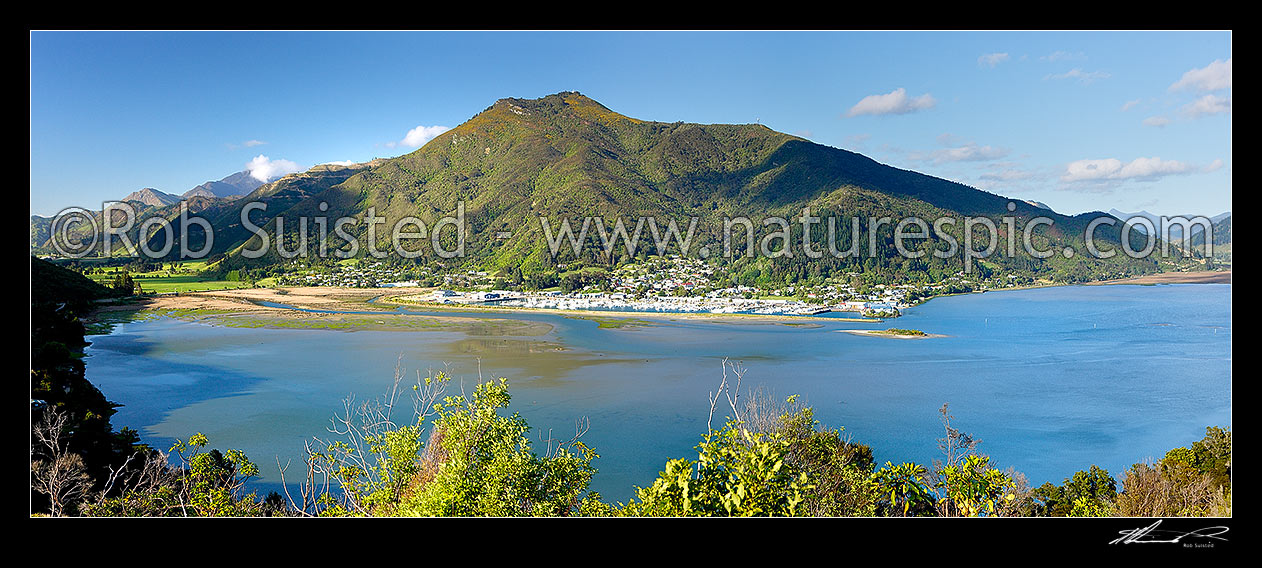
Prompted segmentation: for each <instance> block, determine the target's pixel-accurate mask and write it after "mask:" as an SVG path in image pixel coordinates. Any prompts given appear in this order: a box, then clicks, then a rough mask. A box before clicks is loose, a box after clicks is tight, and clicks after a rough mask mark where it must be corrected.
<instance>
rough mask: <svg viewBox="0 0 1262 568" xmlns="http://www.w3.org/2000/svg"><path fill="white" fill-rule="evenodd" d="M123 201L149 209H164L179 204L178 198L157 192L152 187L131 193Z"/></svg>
mask: <svg viewBox="0 0 1262 568" xmlns="http://www.w3.org/2000/svg"><path fill="white" fill-rule="evenodd" d="M123 201H136V202H139V203H143V204H145V205H148V206H150V207H165V206H167V205H171V204H174V203H179V202H180V196H178V195H171V194H170V193H165V192H162V191H158V190H156V189H154V188H152V187H146V188H144V189H142V190H140V191H133V192H131V193H129V194H127V197H124V198H123Z"/></svg>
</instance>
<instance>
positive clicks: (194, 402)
mask: <svg viewBox="0 0 1262 568" xmlns="http://www.w3.org/2000/svg"><path fill="white" fill-rule="evenodd" d="M1230 299H1231V287H1230V285H1170V286H1155V287H1154V286H1097V287H1065V288H1047V289H1039V290H1027V291H1016V292H1003V293H988V294H980V295H966V296H954V297H949V298H939V299H935V300H933V301H931V302H929V303H927V304H925V305H923V306H920V307H917V308H915V309H913V310H910V312H909V313H908V315H906V316H904V317H903V318H900V319H899V320H896V321H895V322H889V323H884V324H866V323H856V322H836V323H833V322H811V325H804V326H788V325H778V324H769V323H723V324H720V323H715V322H706V321H663V320H654V325H651V326H626V327H618V326H610V325H607V322H606V325H603V326H602V324H601V321H596V320H587V319H577V318H570V317H566V316H562V315H551V314H540V313H496V314H493V315H488V314H485V313H482V314H479V313H467V314H461V313H457V312H442V313H436V314H428V316H442V317H446V318H451V320H452V321H457V322H459V324H457V325H444V326H437V327H433V328H432V329H431V328H428V327H423V328H420V329H423V330H422V331H371V330H370V331H363V330H361V331H354V332H346V331H337V330H321V329H264V328H248V327H247V328H233V327H222V326H213V325H207V324H204V323H191V322H185V321H180V320H173V319H166V318H159V319H155V320H152V321H143V322H135V323H128V324H123V325H120V326H118V327H117V328H116V329H115V330H114V332H113V333H112V334H110V335H106V336H95V337H92V338H90V339H91V340H92V341H93V345H92V346H91V347H89V348H88V350H87V353H88V359H87V373H88V378H89V379H90V380H92V381H93V382H94V383H96V384H97V385H98V386H99V387H100V388H101V390H102V391H103V392H104V393H105V394H106V396H107V397H109V398H110V399H111V400H114V401H117V402H120V403H123V404H124V405H125V406H124V407H122V408H120V409H119V413H118V414H117V415H116V416H115V417H114V419H113V422H114V424H115V425H116V426H124V425H128V426H132V427H134V428H137V429H139V430H141V432H142V435H143V436H144V438H145V439H146V440H147V441H152V442H153V443H154V444H155V445H162V444H163V443H169V441H170V439H172V438H174V437H178V436H188V435H189V434H192V433H195V432H203V433H205V434H207V435H208V436H209V437H210V439H211V442H212V444H214V445H216V446H218V447H233V448H240V449H242V450H245V451H246V453H247V454H248V455H250V456H251V457H252V458H254V459H255V461H256V462H257V463H259V465H260V467H261V468H262V469H263V473H264V479H263V482H262V485H263V486H264V487H266V486H267V485H268V484H272V483H275V482H276V481H277V477H278V476H277V475H276V470H277V468H276V459H277V458H278V457H279V460H280V461H281V463H284V462H285V461H286V460H294V461H298V460H300V459H301V450H302V447H303V441H304V440H306V439H308V438H310V437H311V436H315V435H323V434H325V428H326V427H327V426H328V419H329V418H330V417H331V416H332V414H333V413H334V412H335V411H337V410H339V409H341V407H342V400H343V399H344V398H345V397H346V396H347V395H350V394H354V395H355V396H357V397H358V398H361V399H362V398H372V397H375V396H378V395H380V394H382V393H384V391H385V389H386V388H388V386H389V384H390V382H391V381H392V379H393V376H394V370H395V367H396V363H398V364H402V365H403V366H404V367H406V369H407V372H408V373H409V375H411V374H412V373H415V372H417V371H420V372H421V373H426V372H437V371H446V372H448V374H450V375H452V376H453V377H455V378H456V380H457V384H454V385H453V387H452V388H453V389H454V390H458V389H459V388H460V383H461V382H463V384H464V386H465V387H466V388H471V385H472V384H473V383H474V382H476V381H477V380H478V378H479V377H482V378H484V379H489V378H491V377H498V376H505V377H508V378H509V384H510V388H511V389H512V394H513V405H512V409H513V410H514V411H517V412H520V413H521V414H522V415H523V416H525V417H526V419H527V420H528V421H529V422H530V424H531V425H532V426H533V427H534V428H535V435H537V436H543V437H547V435H548V433H549V431H551V432H553V433H554V434H555V435H556V436H557V437H561V436H562V435H568V434H569V433H571V432H572V431H573V428H574V420H575V419H577V418H580V417H587V418H589V419H590V421H591V430H590V431H589V432H588V434H587V436H586V438H585V440H586V441H587V442H588V443H589V445H592V446H594V447H595V448H596V449H597V451H598V452H599V453H600V455H601V456H602V457H601V458H600V459H598V460H597V461H596V462H595V465H596V466H597V467H598V469H599V471H600V472H599V473H598V474H597V477H596V479H595V481H594V486H595V488H596V489H597V490H599V491H600V492H601V493H602V494H603V495H604V496H605V498H606V499H615V500H626V499H628V498H629V497H630V496H631V494H632V487H633V486H635V485H647V484H648V483H650V482H651V481H652V479H653V477H654V476H655V475H656V473H657V472H658V471H659V470H660V469H661V468H662V466H663V465H664V464H665V462H666V460H667V459H669V458H673V457H682V456H687V455H689V454H690V453H691V452H692V447H693V446H694V445H695V444H696V443H697V441H698V440H699V439H700V436H701V434H702V433H703V431H704V429H705V421H706V413H707V411H708V405H707V402H706V400H707V395H708V393H709V392H710V391H712V390H713V389H714V388H715V387H716V386H717V384H718V381H719V378H720V376H721V370H720V365H721V361H722V360H723V358H725V357H731V358H732V359H734V360H739V361H741V362H742V363H743V364H744V366H745V367H746V368H747V369H748V372H747V374H746V378H745V382H746V384H747V385H749V386H751V387H752V386H755V385H763V386H765V387H766V388H767V389H769V390H770V391H773V392H775V393H777V394H778V395H779V396H788V395H790V394H795V393H796V394H800V395H802V396H803V397H804V398H805V399H806V400H807V402H808V403H810V404H812V405H813V406H814V407H815V409H816V416H817V417H818V418H819V419H820V420H821V421H823V422H824V423H825V424H827V425H829V426H833V427H844V428H845V433H846V434H849V435H850V436H852V437H853V438H854V439H855V440H856V441H859V442H862V443H867V444H870V445H872V446H873V447H874V449H875V450H876V455H877V459H878V460H880V461H882V462H883V461H885V460H893V461H900V460H908V461H918V462H920V463H929V462H930V461H931V460H932V459H933V458H934V457H936V454H937V452H938V450H937V442H936V439H937V438H938V437H940V436H941V424H940V423H939V422H938V413H937V409H938V408H939V407H940V406H941V405H942V404H943V403H947V402H949V403H950V404H951V409H952V413H953V414H954V415H955V416H956V421H955V423H954V425H955V426H957V427H960V428H962V429H963V430H965V431H967V432H970V433H972V434H974V435H975V436H976V437H977V438H980V439H981V440H983V443H982V445H981V450H982V451H983V452H986V453H988V454H990V455H991V456H992V457H993V458H994V459H995V461H996V462H998V463H999V464H1000V465H1001V466H1002V467H1008V466H1012V467H1015V468H1016V469H1017V470H1019V471H1022V472H1024V473H1025V474H1026V475H1027V476H1028V477H1029V479H1030V482H1031V483H1032V484H1034V485H1038V484H1041V483H1042V482H1044V481H1056V482H1059V481H1060V480H1061V479H1063V478H1064V477H1066V476H1068V475H1070V474H1072V473H1073V472H1074V471H1077V470H1079V469H1084V468H1086V467H1088V466H1090V465H1092V464H1096V465H1100V466H1102V467H1106V468H1107V469H1109V470H1110V471H1111V472H1113V473H1115V474H1120V473H1121V472H1122V471H1123V470H1124V469H1125V468H1126V467H1127V466H1129V465H1130V464H1132V463H1135V462H1137V461H1140V460H1142V459H1144V458H1146V457H1150V456H1151V457H1160V456H1161V455H1163V454H1164V453H1165V451H1166V450H1168V449H1170V448H1171V447H1174V446H1178V445H1185V444H1188V443H1190V442H1192V441H1194V440H1197V439H1199V438H1200V437H1201V435H1202V434H1203V430H1204V427H1205V426H1208V425H1223V426H1229V425H1230V424H1231V392H1230V388H1231V308H1230ZM421 313H422V312H414V313H410V314H409V313H400V314H395V315H383V314H380V313H376V314H374V317H375V318H377V319H380V318H381V317H388V318H389V317H393V318H422V317H427V316H426V315H419V314H421ZM487 317H493V318H495V321H484V320H485V318H487ZM603 319H604V318H602V321H603ZM888 327H900V328H913V329H920V330H923V331H926V332H929V333H934V334H941V335H944V336H946V337H940V338H932V339H918V340H901V339H891V338H883V337H868V336H857V335H852V334H847V333H836V331H837V330H839V329H884V328H888Z"/></svg>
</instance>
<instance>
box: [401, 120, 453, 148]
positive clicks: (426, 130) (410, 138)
mask: <svg viewBox="0 0 1262 568" xmlns="http://www.w3.org/2000/svg"><path fill="white" fill-rule="evenodd" d="M448 130H451V128H450V127H447V126H424V125H421V126H417V127H416V128H413V129H411V130H409V131H408V133H407V134H406V135H404V136H403V139H402V140H400V141H398V142H387V143H386V146H388V147H390V148H394V147H395V146H407V147H409V148H420V147H421V146H424V145H425V143H426V142H429V141H430V140H433V139H434V138H436V137H438V135H439V134H442V133H444V132H446V131H448Z"/></svg>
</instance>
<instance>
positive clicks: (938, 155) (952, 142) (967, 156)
mask: <svg viewBox="0 0 1262 568" xmlns="http://www.w3.org/2000/svg"><path fill="white" fill-rule="evenodd" d="M937 140H938V143H939V144H942V145H943V146H948V147H947V148H940V149H937V150H934V151H932V152H909V153H908V154H907V158H908V159H911V160H920V161H930V162H933V163H935V164H941V163H944V162H986V161H991V160H998V159H1000V158H1003V157H1005V156H1007V155H1008V149H1007V148H996V147H994V146H980V145H978V144H977V143H976V142H973V141H966V140H963V139H961V138H960V137H959V136H956V135H954V134H951V133H950V132H944V133H942V134H939V135H938V137H937Z"/></svg>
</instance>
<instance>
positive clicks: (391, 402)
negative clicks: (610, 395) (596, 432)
mask: <svg viewBox="0 0 1262 568" xmlns="http://www.w3.org/2000/svg"><path fill="white" fill-rule="evenodd" d="M395 376H396V380H395V384H396V387H395V388H393V389H392V390H391V391H390V393H388V394H387V396H386V397H384V398H383V399H381V400H380V401H378V402H375V403H370V404H367V405H363V406H360V407H359V409H358V410H355V411H352V410H351V408H352V405H351V404H350V403H349V401H348V405H347V408H348V411H347V413H346V414H345V415H344V416H341V417H338V418H336V419H335V421H334V424H335V425H334V427H333V428H331V429H330V431H331V432H332V433H334V434H335V435H336V436H337V437H336V438H334V439H333V440H332V441H330V442H325V441H321V440H317V441H316V444H314V445H312V446H309V450H308V452H309V459H308V477H307V481H306V482H305V483H304V484H303V487H304V488H303V489H302V491H301V502H298V501H297V500H295V499H292V498H291V499H290V501H291V504H292V505H293V507H294V508H295V509H297V510H299V511H300V512H302V513H303V514H307V515H409V516H466V517H471V516H567V515H585V514H607V513H608V512H609V509H608V507H605V506H603V505H602V504H601V503H600V496H599V495H598V494H596V493H589V492H588V491H587V487H588V484H589V483H590V481H591V477H592V475H593V474H594V473H595V471H596V470H595V468H594V467H592V465H591V461H592V460H593V459H595V458H597V457H599V456H597V454H596V453H595V451H593V450H592V449H591V448H589V447H587V446H586V445H585V444H583V443H582V442H581V441H580V440H579V438H581V437H582V435H583V434H584V433H585V432H586V426H585V423H582V422H580V427H579V428H577V429H576V433H575V436H574V437H573V438H571V439H570V440H567V441H559V440H552V439H549V440H545V443H546V445H547V446H546V448H545V451H544V453H543V455H538V454H536V453H534V451H533V448H532V446H531V443H530V441H529V439H528V438H527V437H526V435H527V433H528V432H529V430H530V426H529V425H528V424H527V423H526V420H525V419H523V418H522V417H521V416H520V415H518V414H512V415H511V416H501V415H500V411H502V410H503V409H505V408H507V407H508V403H509V401H510V400H511V397H510V396H509V393H508V382H507V379H503V378H501V379H499V380H498V381H490V382H487V383H482V384H479V385H477V387H476V388H475V390H474V393H473V394H472V396H469V397H466V396H465V395H463V394H462V395H461V396H456V397H450V396H449V397H442V398H441V400H440V398H439V397H440V396H441V394H442V392H443V388H444V386H445V384H446V383H447V381H448V378H447V377H446V376H445V375H443V374H441V373H440V374H438V375H437V376H431V377H426V378H424V379H421V378H420V375H419V374H418V384H417V385H416V386H415V387H414V388H413V393H414V410H415V414H414V415H413V418H412V419H411V420H409V421H408V422H405V423H402V424H397V423H396V422H395V421H394V420H393V419H392V417H391V415H392V409H393V408H394V406H395V402H396V400H397V398H398V397H397V391H398V389H397V385H398V384H399V378H400V377H401V376H402V371H401V369H397V368H396V373H395ZM431 416H432V417H433V419H432V424H429V425H428V426H429V428H428V432H426V426H427V424H426V422H427V420H429V418H430V417H431ZM422 440H424V442H422ZM314 448H320V449H319V450H318V451H317V450H314ZM332 484H336V485H337V486H338V487H340V489H341V490H342V492H341V495H340V496H334V495H333V492H332V491H331V485H332Z"/></svg>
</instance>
